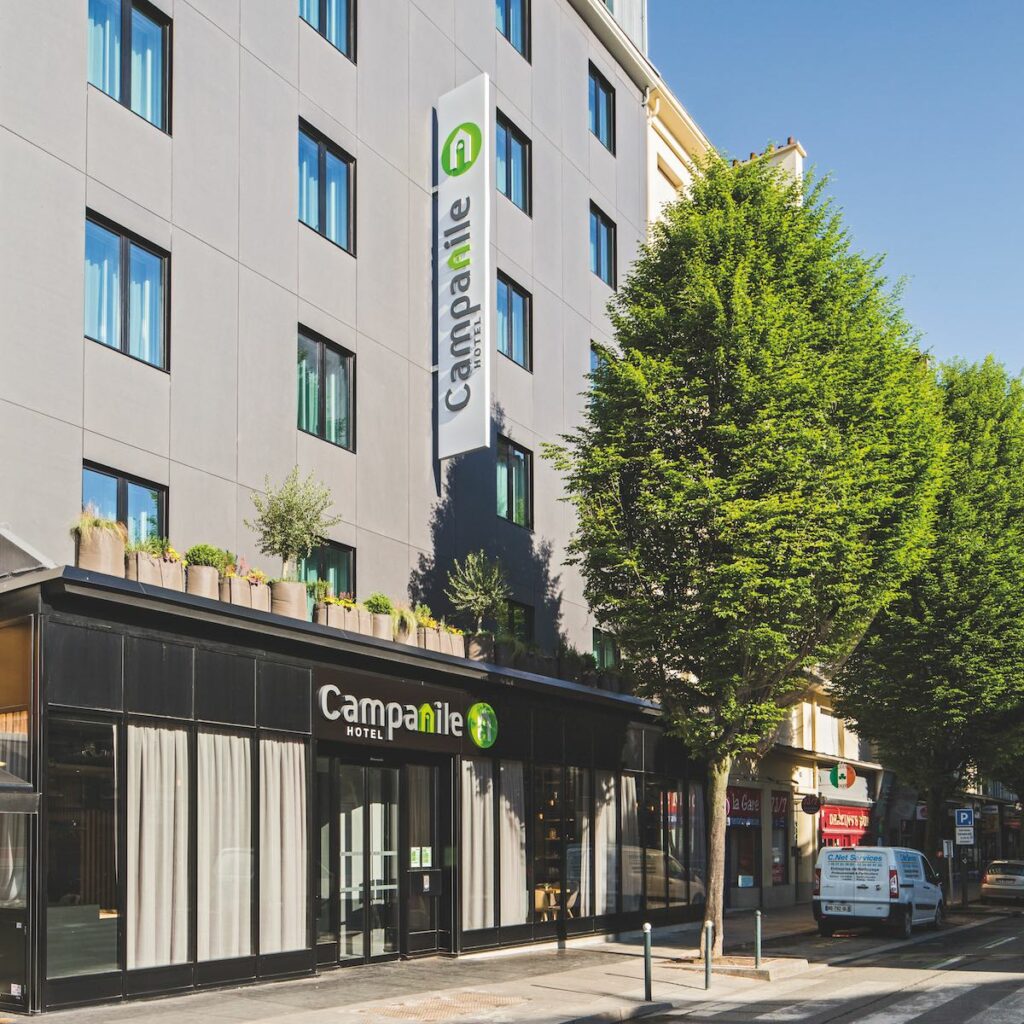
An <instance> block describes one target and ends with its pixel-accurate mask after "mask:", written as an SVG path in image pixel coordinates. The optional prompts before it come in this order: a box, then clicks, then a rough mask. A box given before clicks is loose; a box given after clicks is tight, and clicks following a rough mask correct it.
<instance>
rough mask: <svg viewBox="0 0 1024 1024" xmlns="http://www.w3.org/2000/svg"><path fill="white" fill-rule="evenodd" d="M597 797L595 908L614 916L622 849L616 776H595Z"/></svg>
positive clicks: (606, 773) (600, 773)
mask: <svg viewBox="0 0 1024 1024" xmlns="http://www.w3.org/2000/svg"><path fill="white" fill-rule="evenodd" d="M594 798H595V807H596V814H595V828H594V906H595V908H596V913H598V914H614V913H615V910H616V907H615V901H616V899H617V897H618V892H619V850H618V844H617V842H616V831H617V829H616V822H617V819H618V814H617V811H616V805H615V776H614V774H613V773H612V772H604V771H596V772H595V773H594Z"/></svg>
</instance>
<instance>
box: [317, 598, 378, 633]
mask: <svg viewBox="0 0 1024 1024" xmlns="http://www.w3.org/2000/svg"><path fill="white" fill-rule="evenodd" d="M324 615H325V622H326V624H327V625H328V626H333V627H334V628H335V629H344V630H346V631H347V632H349V633H361V634H362V635H363V636H373V616H372V615H371V614H370V612H368V611H367V610H366V608H365V607H364V606H363V605H361V604H359V602H358V601H354V600H353V599H352V595H351V594H342V596H341V597H329V598H327V600H326V601H325V602H324ZM317 622H320V619H317Z"/></svg>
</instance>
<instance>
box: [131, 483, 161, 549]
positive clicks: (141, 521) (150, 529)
mask: <svg viewBox="0 0 1024 1024" xmlns="http://www.w3.org/2000/svg"><path fill="white" fill-rule="evenodd" d="M127 491H128V515H127V526H128V540H129V541H137V540H145V539H146V538H147V537H159V536H160V535H161V530H160V497H161V494H160V491H159V490H157V488H155V487H146V486H145V484H136V483H132V482H131V481H130V480H129V481H128V486H127Z"/></svg>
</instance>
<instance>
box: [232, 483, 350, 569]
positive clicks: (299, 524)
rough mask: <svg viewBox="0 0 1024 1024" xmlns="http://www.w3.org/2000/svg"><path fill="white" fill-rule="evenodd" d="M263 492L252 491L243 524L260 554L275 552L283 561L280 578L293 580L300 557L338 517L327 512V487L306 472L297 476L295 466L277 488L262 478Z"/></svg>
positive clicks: (304, 555)
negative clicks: (249, 512) (248, 513)
mask: <svg viewBox="0 0 1024 1024" xmlns="http://www.w3.org/2000/svg"><path fill="white" fill-rule="evenodd" d="M263 486H264V489H265V491H266V495H262V494H259V493H257V492H255V491H254V492H253V495H252V503H253V507H254V508H255V509H256V515H255V516H254V518H253V519H252V521H250V520H248V519H246V520H245V525H246V526H248V527H249V529H250V530H252V531H253V532H254V533H255V534H256V543H257V545H258V546H259V549H260V552H261V553H262V554H264V555H276V556H277V557H278V558H280V559H281V562H282V564H283V573H284V578H285V579H287V580H295V579H297V576H298V569H299V566H298V562H299V559H300V558H304V557H308V556H309V554H310V552H311V551H312V550H313V548H314V547H316V546H317V545H318V544H320V543H321V541H322V540H323V537H324V534H325V533H326V532H327V531H328V530H329V529H330V528H331V527H332V526H334V525H335V524H336V523H339V522H341V516H332V515H330V514H329V511H330V508H331V505H332V503H333V501H332V498H331V492H330V489H329V488H328V487H326V486H324V485H323V484H322V483H320V482H319V481H317V480H316V479H315V478H314V476H313V474H312V473H310V474H309V476H307V477H306V479H305V480H300V479H299V467H298V466H295V467H294V468H293V469H292V471H291V472H290V473H289V474H288V475H287V476H286V477H285V478H284V481H283V482H282V484H281V486H280V487H274V486H272V485H271V483H270V477H269V476H268V477H266V478H265V479H264V484H263Z"/></svg>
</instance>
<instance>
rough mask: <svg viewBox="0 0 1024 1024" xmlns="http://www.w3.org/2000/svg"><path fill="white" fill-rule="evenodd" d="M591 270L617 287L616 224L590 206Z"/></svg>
mask: <svg viewBox="0 0 1024 1024" xmlns="http://www.w3.org/2000/svg"><path fill="white" fill-rule="evenodd" d="M590 269H591V270H592V271H593V272H594V273H595V274H597V276H598V277H599V278H601V280H602V281H604V283H605V284H606V285H608V286H609V287H611V288H614V287H615V224H614V222H613V221H611V220H609V219H608V218H607V217H606V216H605V215H604V214H603V213H602V212H601V211H600V210H599V209H598V208H597V207H596V206H595V205H594V204H593V203H591V204H590Z"/></svg>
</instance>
